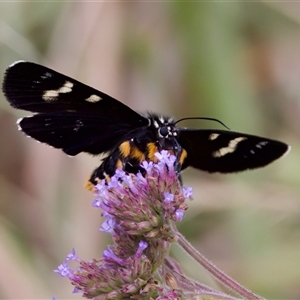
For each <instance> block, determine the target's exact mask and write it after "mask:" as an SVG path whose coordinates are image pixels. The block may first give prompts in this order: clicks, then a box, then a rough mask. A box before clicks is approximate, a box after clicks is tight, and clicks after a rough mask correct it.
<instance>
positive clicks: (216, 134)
mask: <svg viewBox="0 0 300 300" xmlns="http://www.w3.org/2000/svg"><path fill="white" fill-rule="evenodd" d="M219 135H220V134H219V133H211V134H210V135H209V137H208V139H209V140H210V141H213V140H215V139H216V138H218V136H219Z"/></svg>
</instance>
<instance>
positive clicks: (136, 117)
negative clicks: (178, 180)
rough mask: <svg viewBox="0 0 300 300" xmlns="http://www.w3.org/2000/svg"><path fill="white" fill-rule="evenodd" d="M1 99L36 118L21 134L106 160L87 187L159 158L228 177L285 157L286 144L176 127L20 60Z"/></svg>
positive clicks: (28, 121) (25, 122)
mask: <svg viewBox="0 0 300 300" xmlns="http://www.w3.org/2000/svg"><path fill="white" fill-rule="evenodd" d="M3 92H4V94H5V96H6V98H7V100H8V102H9V103H10V104H11V105H12V106H13V107H15V108H17V109H23V110H27V111H31V112H34V113H36V114H34V115H33V116H30V117H25V118H23V119H21V120H20V121H19V123H18V124H19V127H20V129H21V130H22V131H23V132H24V133H25V134H27V135H29V136H31V137H33V138H35V139H36V140H38V141H40V142H43V143H46V144H49V145H51V146H53V147H55V148H59V149H62V150H63V151H64V152H65V153H67V154H68V155H76V154H78V153H80V152H87V153H90V154H93V155H96V154H100V153H106V154H107V157H106V158H105V159H104V161H103V162H102V164H101V165H100V167H98V168H97V169H96V170H95V171H94V173H93V174H92V176H91V179H90V181H91V182H92V183H93V184H95V183H96V182H97V180H99V179H102V178H106V176H107V175H109V176H111V175H112V174H114V172H115V170H116V168H123V169H124V170H125V171H127V172H137V171H138V170H139V169H140V167H139V165H140V163H141V161H142V160H144V159H146V160H155V157H154V153H155V152H156V151H161V150H168V151H170V152H171V153H173V154H175V155H176V157H177V161H176V168H177V171H178V172H180V171H181V170H182V169H185V168H187V167H188V166H191V167H194V168H197V169H200V170H203V171H207V172H221V173H230V172H237V171H243V170H246V169H254V168H258V167H263V166H265V165H267V164H269V163H271V162H272V161H274V160H276V159H277V158H279V157H281V156H283V155H284V154H285V153H287V151H288V150H289V146H288V145H286V144H285V143H282V142H279V141H275V140H271V139H267V138H263V137H258V136H254V135H248V134H243V133H238V132H232V131H226V130H214V129H211V130H206V129H191V128H181V127H178V126H177V125H176V122H175V121H174V120H173V119H171V118H168V117H165V116H159V115H155V114H150V113H148V114H145V115H142V114H139V113H137V112H135V111H134V110H132V109H131V108H129V107H128V106H126V105H125V104H123V103H121V102H119V101H118V100H116V99H114V98H112V97H110V96H108V95H106V94H104V93H102V92H100V91H98V90H96V89H94V88H92V87H89V86H87V85H85V84H83V83H81V82H79V81H76V80H75V79H73V78H70V77H68V76H65V75H62V74H60V73H58V72H56V71H54V70H51V69H49V68H46V67H44V66H41V65H38V64H35V63H30V62H24V61H19V62H16V63H14V64H12V65H11V66H10V67H9V68H8V69H7V71H6V74H5V77H4V82H3Z"/></svg>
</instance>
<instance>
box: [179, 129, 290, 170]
mask: <svg viewBox="0 0 300 300" xmlns="http://www.w3.org/2000/svg"><path fill="white" fill-rule="evenodd" d="M178 141H179V143H180V145H181V146H182V147H183V148H184V149H185V150H186V151H187V158H186V160H185V162H184V164H183V168H185V167H188V166H192V167H194V168H197V169H200V170H203V171H207V172H220V173H231V172H239V171H243V170H247V169H255V168H259V167H263V166H266V165H268V164H269V163H271V162H273V161H274V160H276V159H278V158H280V157H281V156H283V155H284V154H286V153H287V152H288V151H289V149H290V147H289V146H288V145H287V144H285V143H283V142H280V141H276V140H271V139H267V138H263V137H259V136H254V135H248V134H243V133H239V132H232V131H224V130H205V129H198V130H197V129H184V128H181V129H179V134H178Z"/></svg>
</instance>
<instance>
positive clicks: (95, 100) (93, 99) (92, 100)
mask: <svg viewBox="0 0 300 300" xmlns="http://www.w3.org/2000/svg"><path fill="white" fill-rule="evenodd" d="M100 100H102V98H101V97H99V96H97V95H94V94H93V95H91V96H89V97H88V98H86V99H85V101H87V102H91V103H96V102H98V101H100Z"/></svg>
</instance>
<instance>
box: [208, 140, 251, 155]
mask: <svg viewBox="0 0 300 300" xmlns="http://www.w3.org/2000/svg"><path fill="white" fill-rule="evenodd" d="M246 139H247V138H246V137H238V138H235V139H233V140H231V141H230V142H229V144H228V146H227V147H223V148H220V149H219V150H217V151H214V152H213V153H212V156H213V157H222V156H224V155H226V154H228V153H233V152H234V151H235V149H236V147H237V145H238V144H239V142H241V141H243V140H246Z"/></svg>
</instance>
